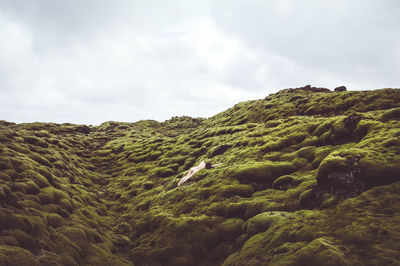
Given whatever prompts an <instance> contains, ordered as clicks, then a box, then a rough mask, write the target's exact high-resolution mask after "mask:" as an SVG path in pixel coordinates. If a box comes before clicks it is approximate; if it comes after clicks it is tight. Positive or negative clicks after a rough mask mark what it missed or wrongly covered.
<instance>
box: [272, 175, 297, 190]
mask: <svg viewBox="0 0 400 266" xmlns="http://www.w3.org/2000/svg"><path fill="white" fill-rule="evenodd" d="M293 181H294V179H293V177H292V176H290V175H284V176H281V177H279V178H277V179H276V180H275V181H274V183H272V187H273V188H274V189H280V190H286V189H287V188H289V187H290V185H291V184H293Z"/></svg>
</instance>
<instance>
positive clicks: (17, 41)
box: [0, 0, 400, 125]
mask: <svg viewBox="0 0 400 266" xmlns="http://www.w3.org/2000/svg"><path fill="white" fill-rule="evenodd" d="M399 32H400V1H398V0H336V1H328V0H197V1H191V0H158V1H157V0H146V1H139V0H115V1H109V0H68V1H61V0H0V120H7V121H13V122H18V123H20V122H34V121H41V122H57V123H63V122H71V123H83V124H93V125H97V124H100V123H102V122H104V121H109V120H114V121H127V122H134V121H138V120H141V119H155V120H159V121H164V120H166V119H169V118H171V117H172V116H181V115H189V116H192V117H210V116H213V115H215V114H217V113H218V112H221V111H224V110H225V109H227V108H229V107H231V106H232V105H234V104H236V103H238V102H240V101H246V100H252V99H259V98H264V97H265V96H267V95H268V94H270V93H273V92H276V91H278V90H279V89H283V88H288V87H299V86H303V85H306V84H312V85H315V86H321V87H327V88H330V89H333V88H335V87H336V86H339V85H346V86H347V88H348V89H351V90H361V89H374V88H383V87H400V34H399Z"/></svg>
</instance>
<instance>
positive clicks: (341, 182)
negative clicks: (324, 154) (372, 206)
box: [314, 156, 367, 198]
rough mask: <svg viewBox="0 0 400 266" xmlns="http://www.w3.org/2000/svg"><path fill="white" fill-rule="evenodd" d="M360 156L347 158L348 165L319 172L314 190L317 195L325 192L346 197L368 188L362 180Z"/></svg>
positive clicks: (353, 195)
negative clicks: (322, 172)
mask: <svg viewBox="0 0 400 266" xmlns="http://www.w3.org/2000/svg"><path fill="white" fill-rule="evenodd" d="M359 160H360V157H359V156H353V157H348V158H346V166H344V167H337V168H334V167H332V169H331V170H330V171H329V172H328V173H324V174H321V173H319V174H318V177H317V187H316V188H315V190H314V192H315V193H316V195H317V196H322V195H323V194H324V193H330V194H334V195H338V196H341V197H344V198H349V197H355V196H357V195H359V194H360V193H362V192H364V191H365V190H366V189H367V184H366V183H365V182H364V181H363V180H362V175H361V167H360V165H359Z"/></svg>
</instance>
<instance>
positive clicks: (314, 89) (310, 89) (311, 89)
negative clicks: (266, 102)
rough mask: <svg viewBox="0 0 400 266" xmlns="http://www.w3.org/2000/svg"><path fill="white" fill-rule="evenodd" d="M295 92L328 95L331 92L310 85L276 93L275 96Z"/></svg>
mask: <svg viewBox="0 0 400 266" xmlns="http://www.w3.org/2000/svg"><path fill="white" fill-rule="evenodd" d="M297 92H313V93H314V92H323V93H329V92H331V91H330V90H329V89H327V88H319V87H311V85H306V86H304V87H299V88H289V89H284V90H281V91H280V92H278V93H277V94H281V93H297Z"/></svg>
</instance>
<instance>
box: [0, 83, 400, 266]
mask: <svg viewBox="0 0 400 266" xmlns="http://www.w3.org/2000/svg"><path fill="white" fill-rule="evenodd" d="M315 91H320V92H315ZM315 91H307V90H302V89H299V90H284V91H281V92H279V93H277V94H273V95H270V96H268V97H267V98H266V99H263V100H257V101H249V102H244V103H240V104H237V105H236V106H234V107H233V108H231V109H229V110H227V111H225V112H222V113H220V114H218V115H216V116H214V117H212V118H209V119H193V118H189V117H176V118H173V119H171V120H168V121H166V122H164V123H159V122H156V121H150V120H149V121H140V122H138V123H133V124H132V123H117V122H107V123H104V124H102V125H100V126H98V127H92V126H90V127H89V126H83V125H72V124H62V125H58V124H42V123H33V124H13V123H8V122H4V121H3V122H1V123H0V206H1V209H0V227H1V230H2V231H1V232H2V234H1V236H0V262H1V263H2V264H5V265H22V264H24V265H95V264H97V265H132V264H138V265H220V264H222V265H322V264H323V265H326V264H328V265H366V264H374V265H390V264H393V265H396V264H400V259H399V257H398V250H400V247H399V244H398V243H400V241H399V240H400V227H399V224H400V223H399V222H400V216H399V215H398V213H399V210H398V209H400V204H399V202H400V201H399V200H400V199H399V196H398V194H399V193H398V191H399V189H400V166H399V165H400V164H399V161H400V141H399V139H400V138H399V136H400V121H399V120H400V116H399V113H400V112H399V110H400V91H399V90H395V89H384V90H376V91H365V92H361V91H359V92H331V93H328V92H326V91H325V90H315ZM202 160H208V161H212V162H221V163H222V165H221V166H219V167H217V168H214V169H212V170H202V171H200V172H198V173H197V174H196V175H194V176H193V178H192V179H191V180H190V181H189V182H187V183H185V184H184V185H183V186H182V187H177V182H178V181H179V179H180V178H181V177H183V176H184V175H185V174H186V171H187V170H188V169H189V168H190V167H192V166H194V165H196V164H198V163H199V162H200V161H202ZM1 263H0V264H1Z"/></svg>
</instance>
